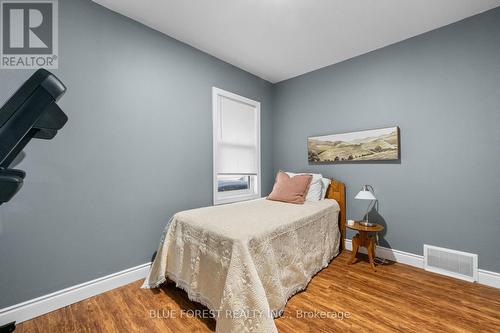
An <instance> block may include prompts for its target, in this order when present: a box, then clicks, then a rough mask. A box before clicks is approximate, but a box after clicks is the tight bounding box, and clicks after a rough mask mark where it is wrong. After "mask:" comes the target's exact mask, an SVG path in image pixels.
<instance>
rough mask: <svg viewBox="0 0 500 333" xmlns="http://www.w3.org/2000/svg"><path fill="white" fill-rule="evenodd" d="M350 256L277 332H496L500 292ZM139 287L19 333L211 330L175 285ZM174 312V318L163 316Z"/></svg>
mask: <svg viewBox="0 0 500 333" xmlns="http://www.w3.org/2000/svg"><path fill="white" fill-rule="evenodd" d="M349 254H350V253H349V252H344V253H342V254H341V255H340V256H339V257H337V258H336V259H334V260H333V261H332V262H331V263H330V266H329V267H327V268H325V269H324V270H323V271H321V272H320V273H318V275H316V277H314V278H313V280H312V281H311V283H310V284H309V286H308V287H307V290H306V291H304V292H301V293H299V294H297V295H295V296H294V297H292V298H291V299H290V301H289V302H288V304H287V307H286V309H285V313H284V315H283V317H281V318H279V319H277V320H276V325H277V327H278V330H279V331H280V332H350V331H352V332H500V289H495V288H491V287H487V286H482V285H478V284H474V283H468V282H463V281H460V280H456V279H452V278H448V277H444V276H441V275H437V274H433V273H429V272H425V271H423V270H421V269H417V268H414V267H410V266H406V265H402V264H394V263H390V264H386V265H383V266H378V267H377V272H373V270H372V269H371V267H370V266H369V265H368V264H367V263H366V262H363V261H360V262H358V263H356V264H354V265H352V266H347V265H346V262H347V260H348V259H349ZM140 285H141V282H140V281H138V282H136V283H132V284H129V285H127V286H124V287H122V288H118V289H115V290H112V291H110V292H107V293H105V294H102V295H99V296H96V297H92V298H90V299H87V300H85V301H82V302H79V303H76V304H73V305H70V306H68V307H65V308H63V309H60V310H57V311H54V312H52V313H49V314H47V315H44V316H41V317H38V318H35V319H33V320H30V321H27V322H24V323H21V324H19V325H18V328H17V330H16V333H27V332H40V333H45V332H51V333H58V332H64V333H70V332H120V333H123V332H148V333H149V332H212V331H214V329H215V321H214V320H213V319H201V318H200V316H194V313H193V312H194V311H195V310H203V309H205V308H204V307H203V306H201V305H199V304H197V303H193V302H191V301H189V300H188V299H187V296H186V294H185V293H184V292H183V291H181V290H180V289H177V288H175V287H174V286H173V285H172V284H169V285H167V286H165V287H163V288H161V289H159V290H143V289H139V287H140ZM151 311H153V312H151ZM151 313H153V314H155V316H156V318H151ZM171 314H175V315H176V316H177V318H165V317H167V316H168V315H171ZM342 315H343V316H344V318H343V319H342V318H341V316H342ZM181 316H182V318H181ZM321 316H323V317H326V318H321ZM158 317H162V318H158ZM305 317H308V318H305ZM314 317H316V318H314ZM335 317H336V318H335Z"/></svg>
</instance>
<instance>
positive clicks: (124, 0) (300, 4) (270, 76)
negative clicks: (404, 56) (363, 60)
mask: <svg viewBox="0 0 500 333" xmlns="http://www.w3.org/2000/svg"><path fill="white" fill-rule="evenodd" d="M94 1H95V2H97V3H99V4H101V5H103V6H105V7H107V8H109V9H111V10H113V11H116V12H118V13H120V14H123V15H125V16H128V17H130V18H132V19H134V20H137V21H139V22H141V23H143V24H145V25H147V26H149V27H151V28H153V29H156V30H158V31H160V32H163V33H164V34H166V35H169V36H171V37H173V38H175V39H178V40H180V41H182V42H184V43H187V44H189V45H191V46H193V47H195V48H197V49H200V50H202V51H204V52H207V53H209V54H211V55H213V56H215V57H217V58H219V59H222V60H224V61H226V62H228V63H230V64H233V65H235V66H237V67H240V68H242V69H244V70H246V71H248V72H250V73H253V74H255V75H258V76H260V77H261V78H264V79H266V80H268V81H271V82H279V81H282V80H286V79H289V78H292V77H294V76H297V75H300V74H304V73H307V72H310V71H312V70H315V69H318V68H321V67H324V66H328V65H331V64H334V63H337V62H340V61H343V60H346V59H349V58H352V57H355V56H357V55H360V54H363V53H367V52H370V51H373V50H375V49H378V48H381V47H383V46H386V45H389V44H393V43H395V42H398V41H401V40H404V39H407V38H409V37H413V36H416V35H419V34H422V33H424V32H426V31H429V30H433V29H436V28H438V27H441V26H444V25H447V24H450V23H452V22H456V21H459V20H461V19H463V18H466V17H468V16H472V15H475V14H478V13H481V12H483V11H486V10H488V9H491V8H494V7H497V6H500V0H211V1H209V0H94Z"/></svg>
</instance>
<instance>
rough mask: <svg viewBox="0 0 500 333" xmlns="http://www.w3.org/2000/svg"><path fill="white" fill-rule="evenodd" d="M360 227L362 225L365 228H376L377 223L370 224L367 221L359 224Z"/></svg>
mask: <svg viewBox="0 0 500 333" xmlns="http://www.w3.org/2000/svg"><path fill="white" fill-rule="evenodd" d="M359 224H360V225H362V226H363V227H373V226H375V223H370V222H367V221H361V222H359Z"/></svg>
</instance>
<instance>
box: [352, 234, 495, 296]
mask: <svg viewBox="0 0 500 333" xmlns="http://www.w3.org/2000/svg"><path fill="white" fill-rule="evenodd" d="M345 249H346V250H349V251H351V250H352V242H351V240H350V239H346V240H345ZM359 252H361V253H365V254H366V249H365V248H360V250H359ZM375 252H376V256H377V257H379V258H383V259H387V260H391V261H395V262H399V263H402V264H405V265H409V266H413V267H417V268H422V269H423V268H424V256H420V255H417V254H413V253H409V252H403V251H399V250H394V249H389V248H387V247H383V246H377V248H376V250H375ZM478 283H480V284H484V285H487V286H490V287H494V288H500V273H497V272H491V271H487V270H484V269H479V270H478Z"/></svg>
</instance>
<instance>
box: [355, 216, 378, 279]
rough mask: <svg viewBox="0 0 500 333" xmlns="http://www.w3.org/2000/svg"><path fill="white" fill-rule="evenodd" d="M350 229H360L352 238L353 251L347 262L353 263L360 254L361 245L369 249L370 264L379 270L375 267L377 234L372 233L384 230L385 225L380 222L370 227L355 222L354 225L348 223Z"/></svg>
mask: <svg viewBox="0 0 500 333" xmlns="http://www.w3.org/2000/svg"><path fill="white" fill-rule="evenodd" d="M347 227H348V228H349V229H352V230H356V231H358V234H357V235H356V236H354V237H353V238H352V252H351V257H350V258H349V261H348V262H347V264H349V265H350V264H352V263H353V262H354V260H355V259H356V255H357V254H358V250H359V247H360V246H362V247H366V249H367V250H368V259H369V260H370V265H371V266H372V268H373V270H374V271H377V270H376V268H375V262H374V259H375V247H376V243H377V241H376V235H372V233H377V232H379V231H382V230H384V227H383V226H382V225H380V224H375V225H373V226H370V227H366V226H364V225H361V224H360V223H359V222H355V223H354V225H347Z"/></svg>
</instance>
